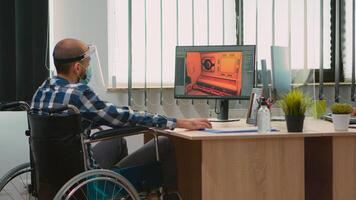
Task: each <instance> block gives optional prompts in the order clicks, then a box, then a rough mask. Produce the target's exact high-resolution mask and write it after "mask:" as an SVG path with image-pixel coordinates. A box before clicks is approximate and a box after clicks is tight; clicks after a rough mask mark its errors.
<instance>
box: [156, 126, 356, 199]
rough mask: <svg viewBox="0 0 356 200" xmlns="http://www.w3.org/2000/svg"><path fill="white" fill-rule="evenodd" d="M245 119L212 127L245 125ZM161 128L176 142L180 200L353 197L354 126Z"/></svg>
mask: <svg viewBox="0 0 356 200" xmlns="http://www.w3.org/2000/svg"><path fill="white" fill-rule="evenodd" d="M248 126H251V125H247V124H246V123H245V120H241V121H239V122H228V123H213V127H214V128H216V129H217V128H225V127H226V128H229V127H231V128H233V127H248ZM272 126H273V127H276V128H278V129H280V130H281V131H280V132H272V133H265V134H261V133H236V134H211V133H206V132H203V131H187V130H183V129H176V130H174V131H163V132H162V133H163V134H166V135H168V136H169V137H171V139H172V141H173V143H174V144H175V148H176V153H177V154H176V155H177V165H178V187H179V190H180V192H181V194H182V196H183V199H184V200H198V199H204V200H210V199H211V200H216V199H224V200H230V199H231V200H239V199H241V200H261V199H264V200H286V199H288V200H303V199H306V200H318V199H321V200H331V199H333V200H355V199H356V130H353V129H350V130H349V131H347V132H335V131H334V129H333V124H332V123H330V122H326V121H321V120H313V119H306V120H305V122H304V132H302V133H288V132H287V131H286V125H285V122H273V123H272Z"/></svg>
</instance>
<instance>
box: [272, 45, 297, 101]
mask: <svg viewBox="0 0 356 200" xmlns="http://www.w3.org/2000/svg"><path fill="white" fill-rule="evenodd" d="M288 50H289V49H288V47H281V46H271V58H272V97H273V99H274V100H278V99H280V98H281V97H282V96H283V95H284V94H286V93H288V92H289V91H290V90H291V87H292V86H291V83H292V73H291V67H290V66H289V64H290V62H289V54H288V52H289V51H288Z"/></svg>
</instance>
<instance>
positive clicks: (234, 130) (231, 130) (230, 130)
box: [202, 127, 279, 133]
mask: <svg viewBox="0 0 356 200" xmlns="http://www.w3.org/2000/svg"><path fill="white" fill-rule="evenodd" d="M202 131H205V132H208V133H251V132H258V130H257V128H256V127H251V128H220V129H204V130H202ZM275 131H279V130H278V129H276V128H271V132H275Z"/></svg>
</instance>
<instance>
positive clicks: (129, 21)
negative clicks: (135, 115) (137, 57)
mask: <svg viewBox="0 0 356 200" xmlns="http://www.w3.org/2000/svg"><path fill="white" fill-rule="evenodd" d="M127 85H128V86H127V88H128V90H127V96H128V104H129V106H131V97H132V0H129V1H128V82H127Z"/></svg>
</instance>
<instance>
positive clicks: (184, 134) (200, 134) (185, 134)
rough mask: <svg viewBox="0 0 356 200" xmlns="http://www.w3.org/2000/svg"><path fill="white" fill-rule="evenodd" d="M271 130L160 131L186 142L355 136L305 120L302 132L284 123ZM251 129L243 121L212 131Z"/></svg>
mask: <svg viewBox="0 0 356 200" xmlns="http://www.w3.org/2000/svg"><path fill="white" fill-rule="evenodd" d="M271 126H272V127H273V128H277V129H279V130H280V131H278V132H269V133H258V132H246V133H217V134H216V133H208V132H205V131H189V130H186V129H178V128H177V129H175V130H173V131H166V130H165V131H162V133H164V134H170V135H174V136H176V137H180V138H184V139H188V140H222V139H252V138H279V137H280V138H284V137H323V136H356V129H349V130H348V131H346V132H338V131H334V125H333V123H332V122H328V121H324V120H316V119H312V118H306V119H305V121H304V131H303V132H292V133H289V132H287V127H286V122H285V121H281V122H271ZM249 127H250V128H253V127H254V126H253V125H250V124H246V120H245V119H241V120H240V121H237V122H236V121H235V122H223V123H218V122H215V123H213V129H219V128H249ZM255 128H256V127H255Z"/></svg>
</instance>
